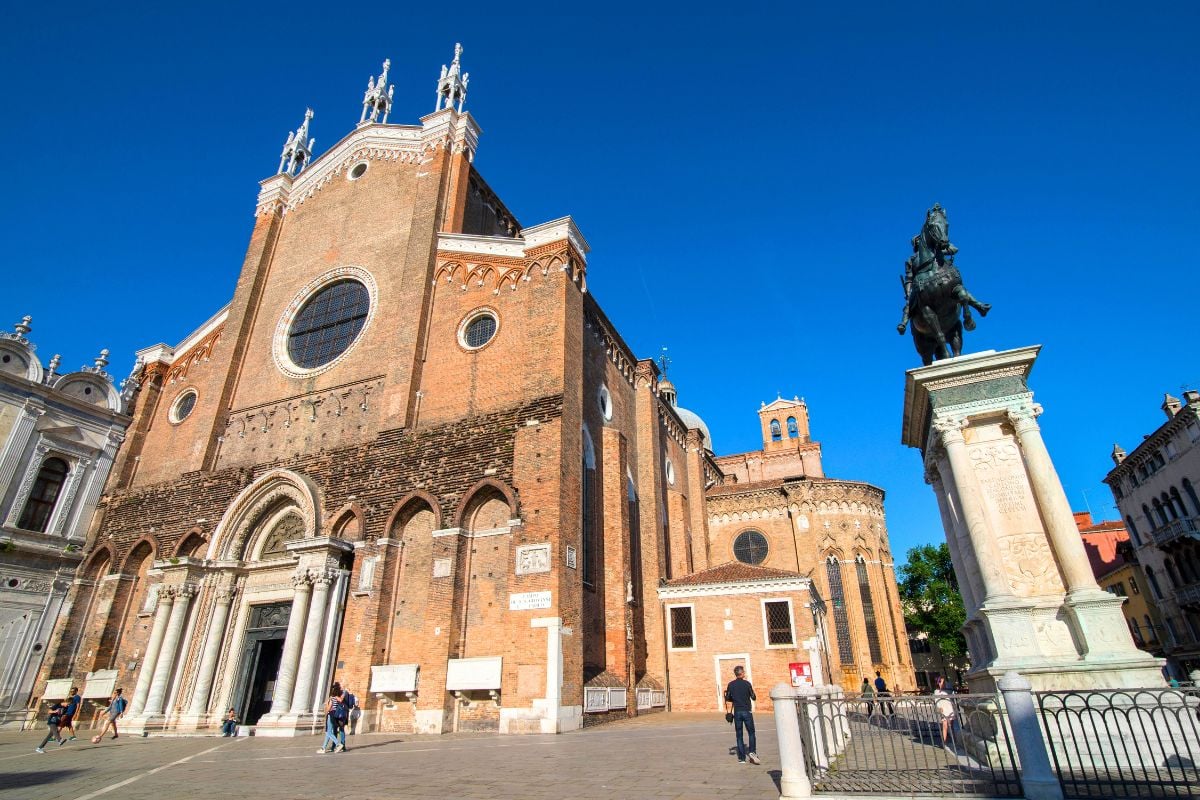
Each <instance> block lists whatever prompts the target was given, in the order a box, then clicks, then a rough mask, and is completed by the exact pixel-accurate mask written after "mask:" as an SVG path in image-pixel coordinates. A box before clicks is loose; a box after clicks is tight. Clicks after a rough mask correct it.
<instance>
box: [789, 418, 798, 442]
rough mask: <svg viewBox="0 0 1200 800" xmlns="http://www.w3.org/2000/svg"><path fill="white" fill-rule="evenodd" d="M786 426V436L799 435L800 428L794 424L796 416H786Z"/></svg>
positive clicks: (794, 436) (793, 437)
mask: <svg viewBox="0 0 1200 800" xmlns="http://www.w3.org/2000/svg"><path fill="white" fill-rule="evenodd" d="M787 426H788V438H789V439H795V438H796V437H798V436H799V435H800V429H799V428H798V427H797V426H796V418H795V417H788V419H787Z"/></svg>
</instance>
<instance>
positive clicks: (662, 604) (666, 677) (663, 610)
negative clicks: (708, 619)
mask: <svg viewBox="0 0 1200 800" xmlns="http://www.w3.org/2000/svg"><path fill="white" fill-rule="evenodd" d="M658 610H659V612H660V614H659V615H660V616H661V617H662V624H663V684H664V685H665V686H666V692H667V711H668V713H669V712H670V711H671V648H670V647H669V646H668V645H669V644H670V640H669V639H668V638H667V635H668V634H669V633H670V631H668V630H667V601H666V600H661V599H660V600H659V601H658ZM695 627H696V620H695V619H693V620H692V628H693V630H694V629H695ZM633 702H635V703H636V702H637V688H636V687H635V688H634V691H633Z"/></svg>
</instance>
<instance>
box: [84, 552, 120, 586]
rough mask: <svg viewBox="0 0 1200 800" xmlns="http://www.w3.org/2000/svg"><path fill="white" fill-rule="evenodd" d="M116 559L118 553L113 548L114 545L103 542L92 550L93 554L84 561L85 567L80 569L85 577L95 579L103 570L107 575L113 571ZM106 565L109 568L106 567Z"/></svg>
mask: <svg viewBox="0 0 1200 800" xmlns="http://www.w3.org/2000/svg"><path fill="white" fill-rule="evenodd" d="M116 560H117V554H116V552H115V551H114V550H113V547H112V545H111V544H107V543H106V544H102V545H100V546H99V547H97V548H96V549H95V550H93V551H92V554H91V556H90V557H89V558H88V560H87V561H86V562H85V563H84V566H83V569H82V570H80V573H81V574H82V575H83V577H85V578H87V579H89V580H93V581H94V580H96V579H97V578H100V577H101V576H102V573H101V570H104V572H103V574H104V575H107V574H108V573H109V572H110V571H111V569H112V565H113V563H115V562H116ZM106 567H107V569H105V568H106Z"/></svg>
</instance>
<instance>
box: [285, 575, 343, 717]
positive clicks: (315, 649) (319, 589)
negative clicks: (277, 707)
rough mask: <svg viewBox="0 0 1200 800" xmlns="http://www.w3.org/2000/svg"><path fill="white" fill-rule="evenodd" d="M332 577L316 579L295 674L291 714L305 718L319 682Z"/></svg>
mask: <svg viewBox="0 0 1200 800" xmlns="http://www.w3.org/2000/svg"><path fill="white" fill-rule="evenodd" d="M331 583H333V576H332V575H330V574H329V573H328V572H322V573H319V574H317V575H314V576H313V594H312V605H311V609H310V611H309V614H308V624H306V625H305V626H304V646H303V648H301V650H300V667H299V672H298V673H297V674H296V690H295V692H294V694H293V698H294V699H293V700H292V708H291V710H292V711H293V712H295V713H297V714H304V713H307V712H309V711H312V710H313V688H314V686H315V683H314V682H315V681H316V678H317V670H318V668H319V666H320V664H319V663H318V660H319V656H320V650H321V633H322V629H323V628H324V627H325V617H326V614H327V612H328V611H329V586H330V584H331Z"/></svg>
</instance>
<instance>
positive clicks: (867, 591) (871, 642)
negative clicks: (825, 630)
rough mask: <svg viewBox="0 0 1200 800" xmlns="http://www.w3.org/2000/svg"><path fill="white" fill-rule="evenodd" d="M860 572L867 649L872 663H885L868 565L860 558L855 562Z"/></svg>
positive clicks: (859, 580)
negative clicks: (880, 645)
mask: <svg viewBox="0 0 1200 800" xmlns="http://www.w3.org/2000/svg"><path fill="white" fill-rule="evenodd" d="M854 567H855V569H856V570H857V571H858V594H859V596H860V597H861V598H862V608H863V623H864V624H865V625H866V628H867V647H868V648H870V650H871V661H872V662H874V663H876V664H881V663H883V653H882V652H881V651H880V648H879V627H878V624H877V623H876V622H875V604H874V603H873V602H872V601H871V584H870V582H869V580H868V579H867V564H866V562H865V561H863V559H862V556H859V557H858V559H857V560H855V562H854Z"/></svg>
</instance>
